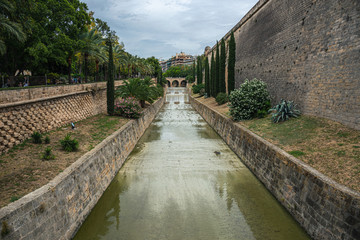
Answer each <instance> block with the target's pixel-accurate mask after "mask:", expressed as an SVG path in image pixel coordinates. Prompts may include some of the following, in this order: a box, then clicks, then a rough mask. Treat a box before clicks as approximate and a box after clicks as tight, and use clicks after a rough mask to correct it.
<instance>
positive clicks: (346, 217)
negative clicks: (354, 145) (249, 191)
mask: <svg viewBox="0 0 360 240" xmlns="http://www.w3.org/2000/svg"><path fill="white" fill-rule="evenodd" d="M190 103H191V105H192V106H193V107H194V108H195V110H196V111H197V112H198V113H199V114H200V115H201V116H202V117H203V118H204V120H205V121H206V122H208V123H209V125H210V126H211V127H212V128H213V129H214V130H215V131H216V132H217V133H218V134H219V135H220V136H221V138H223V140H224V141H225V142H226V143H227V144H228V145H229V146H230V148H231V149H232V150H233V151H234V152H235V153H236V154H237V155H238V156H239V157H240V159H241V160H242V161H243V162H244V164H245V165H246V166H247V167H248V168H249V169H250V170H251V171H252V172H253V174H254V175H255V176H256V177H257V178H258V179H259V180H260V181H261V182H262V183H263V185H264V186H265V187H266V188H267V189H268V190H269V191H270V192H271V193H272V194H273V195H274V196H275V198H276V199H277V200H278V201H279V202H280V203H281V204H282V205H283V206H284V207H285V208H286V209H287V210H288V212H289V213H290V214H291V215H292V216H293V217H294V218H295V219H296V220H297V221H298V222H299V223H300V225H301V226H302V227H303V228H304V229H305V230H306V231H307V233H308V234H309V235H310V236H311V237H312V238H314V239H357V237H358V236H359V235H358V234H360V232H359V229H360V193H359V192H357V191H354V190H352V189H350V188H348V187H346V186H344V185H341V184H339V183H338V182H336V181H334V180H332V179H331V178H329V177H327V176H326V175H324V174H322V173H320V172H319V171H317V170H316V169H314V168H312V167H310V166H309V165H307V164H306V163H304V162H302V161H300V160H299V159H297V158H296V157H294V156H292V155H290V154H288V153H287V152H285V151H284V150H282V149H280V148H279V147H277V146H275V145H274V144H272V143H270V142H268V141H267V140H265V139H263V138H261V137H260V136H258V135H256V134H255V133H253V132H251V131H250V130H248V129H247V128H245V127H244V126H241V125H240V124H239V123H235V122H234V121H233V120H231V119H230V118H227V117H226V116H224V115H223V114H221V113H219V112H218V111H216V110H214V109H211V108H210V107H208V106H206V105H204V104H203V103H201V102H200V101H198V100H197V99H195V98H194V97H192V96H190ZM224 127H225V128H226V129H224ZM254 150H258V151H254ZM259 168H264V169H259Z"/></svg>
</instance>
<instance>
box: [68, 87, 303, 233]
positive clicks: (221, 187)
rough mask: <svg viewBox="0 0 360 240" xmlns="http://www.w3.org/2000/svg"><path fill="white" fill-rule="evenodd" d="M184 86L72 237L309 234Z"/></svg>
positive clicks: (170, 96) (170, 93)
mask: <svg viewBox="0 0 360 240" xmlns="http://www.w3.org/2000/svg"><path fill="white" fill-rule="evenodd" d="M185 93H186V89H185V88H169V89H168V95H167V103H166V104H165V105H164V107H163V109H162V110H161V111H160V112H159V114H158V115H157V117H156V118H155V120H154V122H153V123H152V124H151V126H150V127H149V128H148V129H147V130H146V132H145V133H144V135H143V136H142V138H141V139H140V141H139V142H138V144H137V146H136V147H135V149H134V151H133V152H132V153H131V155H130V156H129V158H128V159H127V161H126V163H125V164H124V166H123V167H122V168H121V170H120V171H119V173H118V174H117V176H116V177H115V178H114V180H113V181H112V183H111V184H110V186H109V187H108V189H107V190H106V191H105V193H104V194H103V196H102V197H101V199H100V200H99V202H98V203H97V205H96V206H95V207H94V209H93V210H92V212H91V213H90V215H89V216H88V217H87V219H86V220H85V222H84V224H83V225H82V226H81V228H80V229H79V231H78V233H77V234H76V236H75V238H74V239H76V240H85V239H86V240H87V239H94V240H95V239H96V240H100V239H109V240H110V239H111V240H112V239H126V240H131V239H169V240H172V239H174V240H177V239H204V240H211V239H244V240H251V239H265V240H282V239H283V240H289V239H291V240H296V239H310V238H309V237H308V235H307V234H306V233H305V232H304V230H303V229H302V228H301V227H300V226H299V224H298V223H297V222H296V221H295V220H294V219H293V218H292V217H291V216H290V214H288V213H287V212H286V210H285V209H284V208H283V207H282V206H281V205H280V204H279V203H278V202H277V201H276V199H275V198H274V197H273V196H272V195H271V194H270V193H269V192H268V191H267V190H266V188H265V187H264V186H263V185H262V184H261V183H260V182H259V181H258V180H257V179H256V177H255V176H254V175H253V174H252V173H251V172H250V171H249V170H248V169H247V168H246V167H245V166H244V164H243V163H242V162H241V161H240V159H239V158H238V157H237V156H236V155H235V153H233V152H232V151H231V150H230V149H229V147H228V146H227V145H226V143H225V142H224V141H223V140H222V139H221V138H220V137H219V136H218V135H217V133H216V132H214V130H213V129H212V128H211V127H210V126H209V125H208V124H207V123H206V122H205V121H204V120H203V119H202V117H201V116H200V115H199V114H198V113H197V112H196V111H195V110H194V109H193V108H192V107H191V105H190V104H187V103H186V102H187V101H188V99H187V98H188V96H187V95H186V94H185Z"/></svg>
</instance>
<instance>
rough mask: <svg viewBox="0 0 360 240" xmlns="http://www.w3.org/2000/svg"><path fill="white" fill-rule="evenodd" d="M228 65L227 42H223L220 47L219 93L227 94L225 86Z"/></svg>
mask: <svg viewBox="0 0 360 240" xmlns="http://www.w3.org/2000/svg"><path fill="white" fill-rule="evenodd" d="M225 65H226V50H225V40H224V39H223V40H222V41H221V45H220V77H219V92H222V93H225V92H226V84H225V67H226V66H225Z"/></svg>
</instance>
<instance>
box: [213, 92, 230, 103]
mask: <svg viewBox="0 0 360 240" xmlns="http://www.w3.org/2000/svg"><path fill="white" fill-rule="evenodd" d="M215 100H216V102H217V103H218V104H219V105H223V104H225V103H227V102H228V101H229V97H228V95H227V94H226V93H223V92H220V93H218V95H217V96H216V99H215Z"/></svg>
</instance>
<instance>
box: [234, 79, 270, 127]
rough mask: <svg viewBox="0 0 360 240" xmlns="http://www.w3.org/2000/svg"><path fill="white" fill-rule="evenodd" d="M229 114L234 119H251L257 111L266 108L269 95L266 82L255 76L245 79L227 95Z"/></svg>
mask: <svg viewBox="0 0 360 240" xmlns="http://www.w3.org/2000/svg"><path fill="white" fill-rule="evenodd" d="M229 101H230V105H229V107H230V115H231V116H232V117H233V119H234V120H235V121H238V120H246V119H252V118H254V117H256V116H257V114H258V111H259V110H260V111H261V110H267V109H266V108H267V107H268V106H269V102H270V97H269V92H268V91H267V88H266V83H264V82H263V81H261V80H257V79H256V78H255V79H253V80H251V81H249V80H247V79H246V80H245V82H244V83H243V84H241V86H240V88H238V89H235V90H233V91H232V92H231V94H230V95H229Z"/></svg>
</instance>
